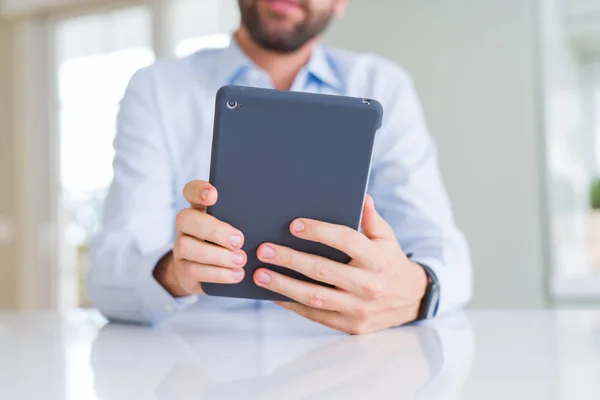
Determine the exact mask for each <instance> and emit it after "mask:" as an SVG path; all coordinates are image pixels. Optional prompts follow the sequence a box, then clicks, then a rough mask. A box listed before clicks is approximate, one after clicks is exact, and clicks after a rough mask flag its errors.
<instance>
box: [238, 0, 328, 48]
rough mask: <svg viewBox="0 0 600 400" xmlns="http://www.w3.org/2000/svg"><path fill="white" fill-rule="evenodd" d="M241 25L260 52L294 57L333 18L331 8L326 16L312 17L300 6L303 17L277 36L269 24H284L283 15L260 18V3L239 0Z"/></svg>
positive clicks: (311, 14)
mask: <svg viewBox="0 0 600 400" xmlns="http://www.w3.org/2000/svg"><path fill="white" fill-rule="evenodd" d="M238 3H239V6H240V13H241V16H242V24H243V25H244V27H245V28H246V29H247V30H248V32H249V34H250V37H251V38H252V39H253V40H254V41H255V42H256V43H258V44H259V45H260V46H261V47H262V48H264V49H266V50H270V51H273V52H276V53H293V52H295V51H297V50H298V49H300V48H301V47H303V46H304V45H305V44H306V43H308V42H309V41H311V40H312V39H314V38H316V37H317V36H319V35H320V34H321V33H323V32H324V31H325V29H327V27H328V26H329V23H330V22H331V20H332V18H333V7H332V9H331V10H329V12H323V13H319V14H317V13H314V12H313V11H312V10H311V9H310V8H309V7H308V5H307V3H306V1H304V2H303V3H302V8H303V9H304V12H305V15H306V17H305V18H304V21H302V22H298V23H296V24H295V26H294V27H293V28H292V29H288V30H286V31H285V32H283V31H279V32H277V31H276V30H275V29H272V25H273V24H270V23H269V22H270V21H277V20H282V21H283V20H285V18H287V17H286V16H285V15H282V14H276V13H269V15H268V16H262V15H261V12H260V9H259V0H238Z"/></svg>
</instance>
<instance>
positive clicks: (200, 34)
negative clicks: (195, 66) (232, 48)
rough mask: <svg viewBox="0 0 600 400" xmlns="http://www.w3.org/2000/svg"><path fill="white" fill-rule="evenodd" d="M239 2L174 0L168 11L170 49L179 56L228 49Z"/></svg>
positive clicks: (235, 23) (237, 16) (233, 0)
mask: <svg viewBox="0 0 600 400" xmlns="http://www.w3.org/2000/svg"><path fill="white" fill-rule="evenodd" d="M238 21H239V10H238V6H237V1H236V0H173V2H172V4H171V6H170V8H169V9H168V12H167V21H166V25H167V27H168V28H169V32H167V34H166V35H165V36H166V37H168V38H169V39H170V40H169V43H168V46H169V47H170V48H171V49H172V51H174V54H175V55H176V56H177V57H185V56H187V55H190V54H192V53H194V52H196V51H198V50H203V49H219V48H225V47H227V46H229V42H230V40H231V32H232V31H233V30H234V29H235V28H236V27H237V25H238Z"/></svg>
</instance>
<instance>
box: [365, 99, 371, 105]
mask: <svg viewBox="0 0 600 400" xmlns="http://www.w3.org/2000/svg"><path fill="white" fill-rule="evenodd" d="M363 104H364V105H365V106H369V105H371V100H369V99H363Z"/></svg>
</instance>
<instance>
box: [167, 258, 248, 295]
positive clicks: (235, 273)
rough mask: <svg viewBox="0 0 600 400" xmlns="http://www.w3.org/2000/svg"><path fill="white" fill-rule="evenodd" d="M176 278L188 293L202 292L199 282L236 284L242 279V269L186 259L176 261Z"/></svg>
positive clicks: (243, 274)
mask: <svg viewBox="0 0 600 400" xmlns="http://www.w3.org/2000/svg"><path fill="white" fill-rule="evenodd" d="M176 272H177V278H178V280H179V284H180V285H181V287H182V288H183V289H184V290H185V291H186V292H188V293H189V294H202V293H203V291H202V287H201V285H200V284H201V283H202V282H204V283H221V284H236V283H239V282H241V281H242V280H243V279H244V276H245V272H244V270H243V269H239V268H238V269H230V268H220V267H215V266H211V265H205V264H198V263H194V262H191V261H187V260H182V261H180V262H178V263H177V271H176Z"/></svg>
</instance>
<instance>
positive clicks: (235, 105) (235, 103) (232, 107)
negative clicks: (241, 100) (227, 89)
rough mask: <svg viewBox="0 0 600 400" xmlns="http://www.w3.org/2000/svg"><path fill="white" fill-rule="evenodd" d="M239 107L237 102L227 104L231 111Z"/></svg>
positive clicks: (231, 101) (230, 101)
mask: <svg viewBox="0 0 600 400" xmlns="http://www.w3.org/2000/svg"><path fill="white" fill-rule="evenodd" d="M237 106H238V103H237V101H234V100H229V101H228V102H227V108H229V109H230V110H233V109H234V108H236V107H237Z"/></svg>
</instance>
